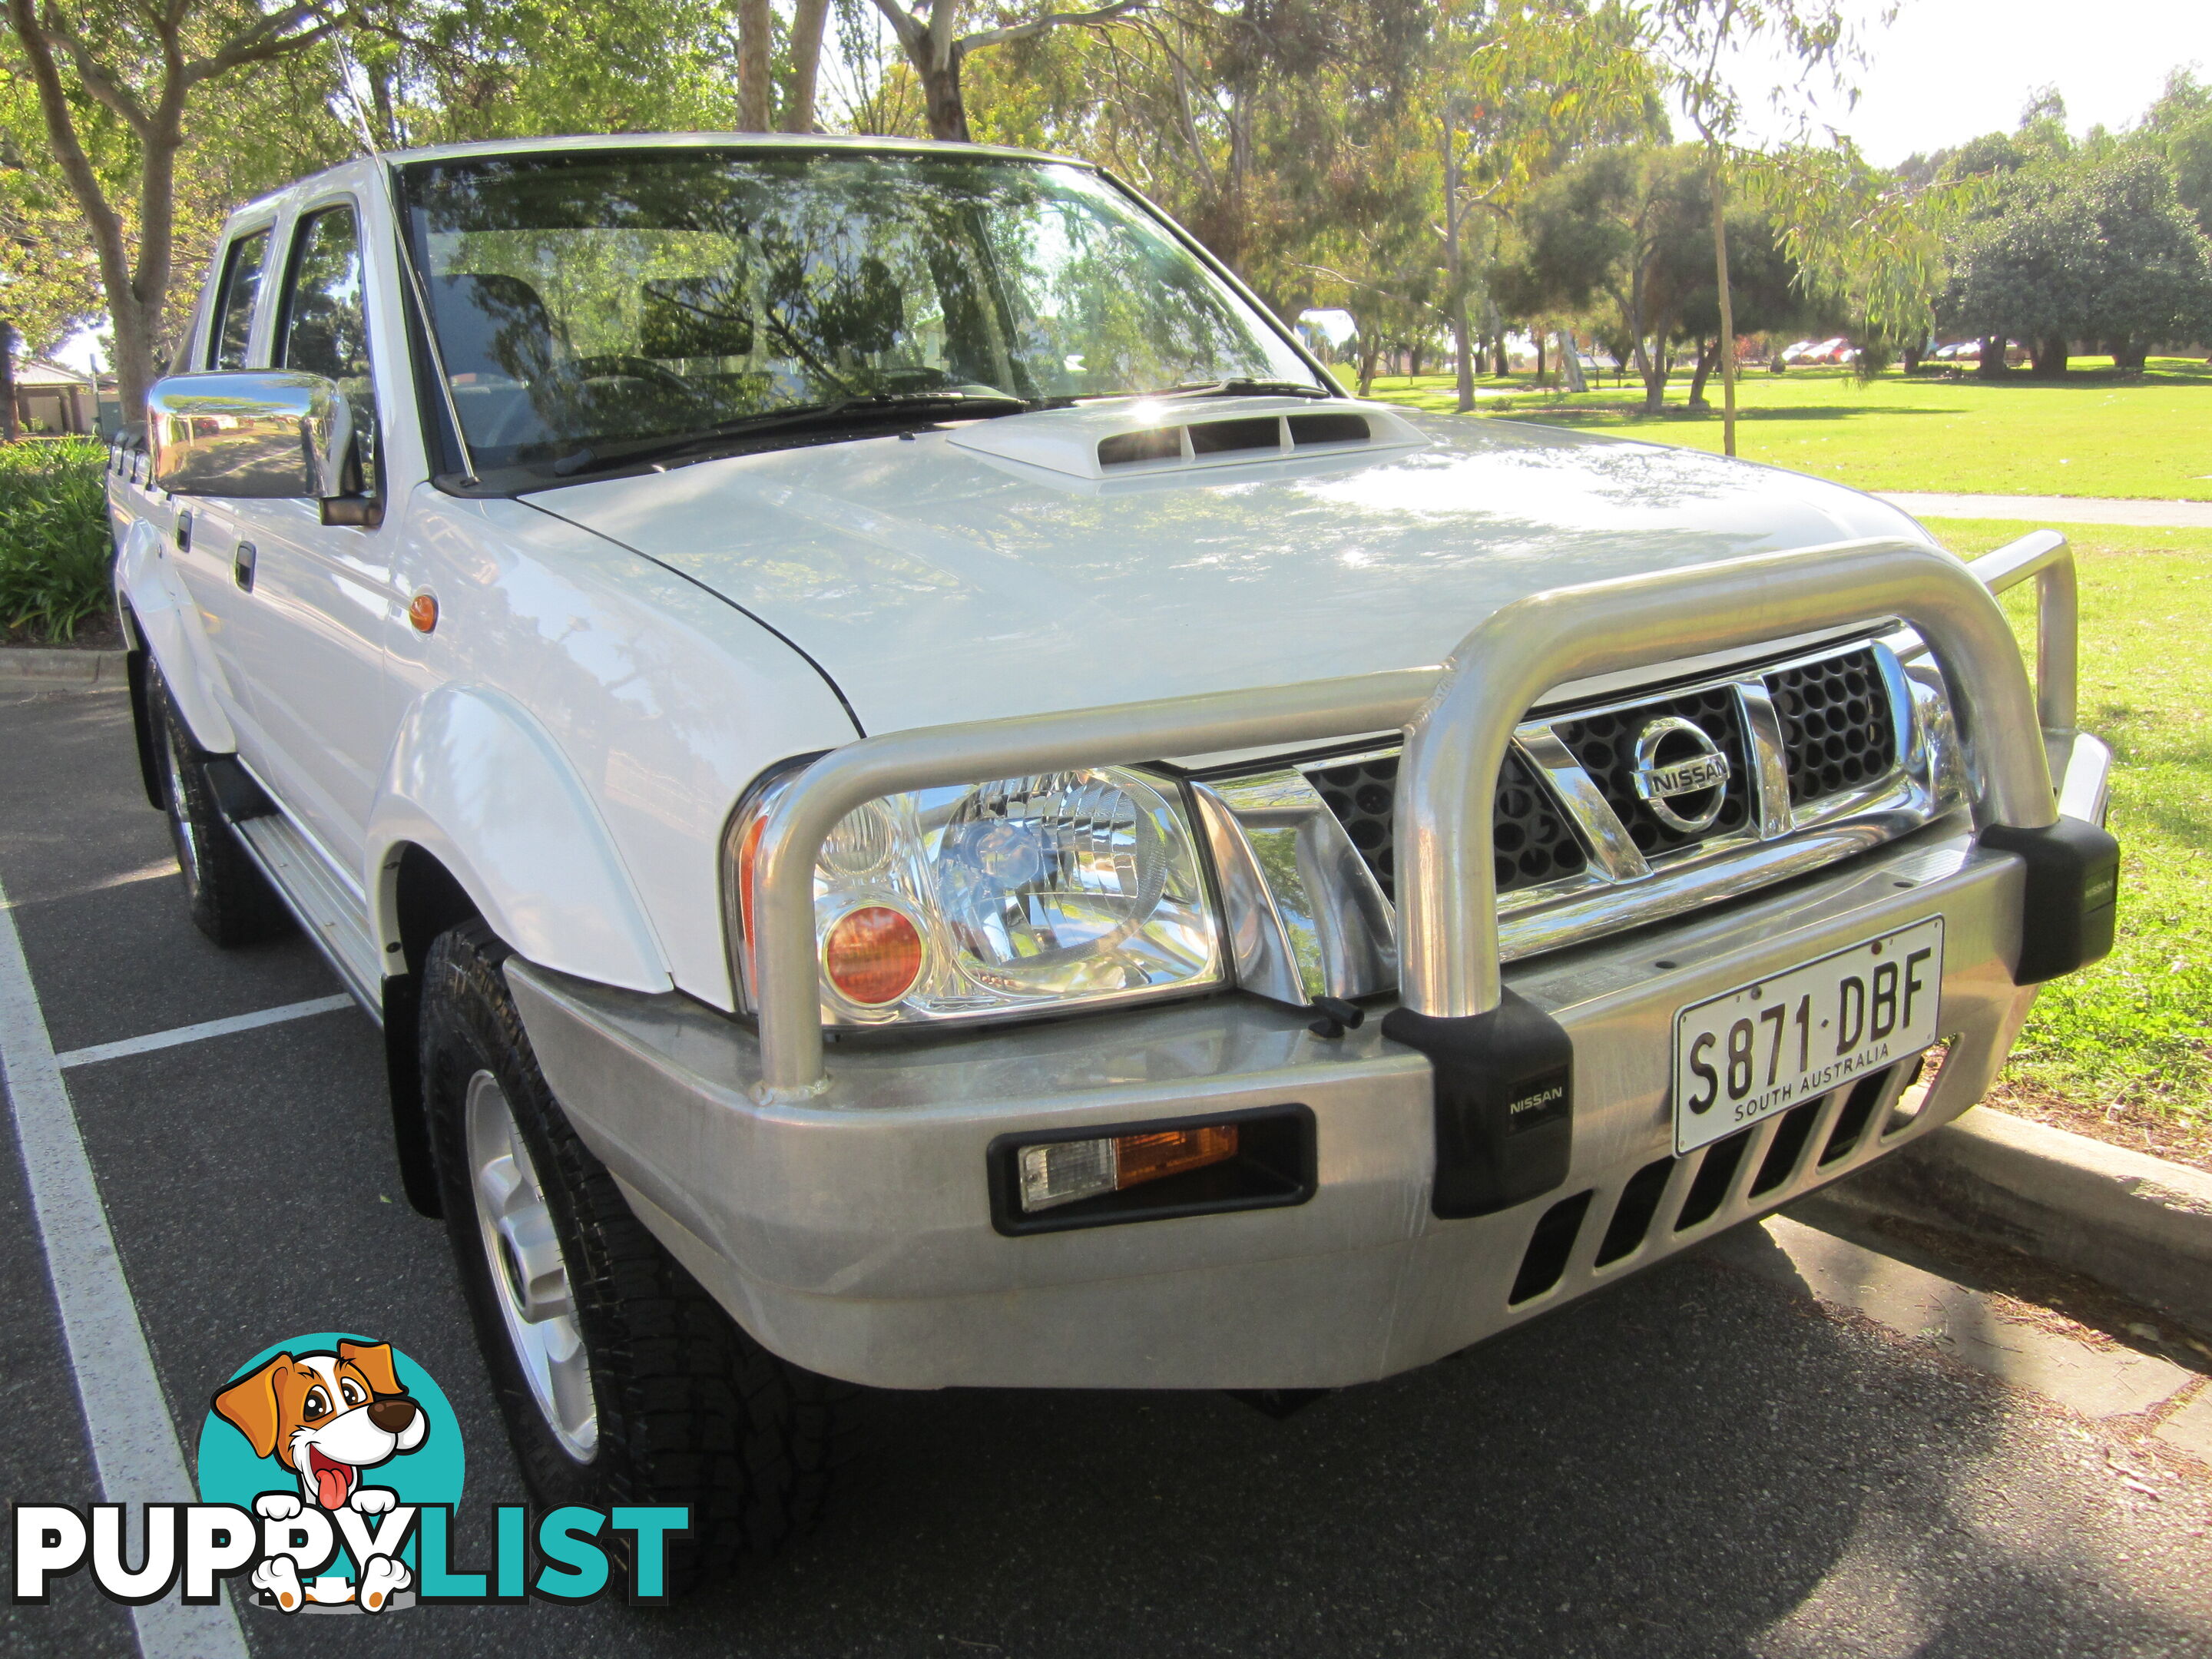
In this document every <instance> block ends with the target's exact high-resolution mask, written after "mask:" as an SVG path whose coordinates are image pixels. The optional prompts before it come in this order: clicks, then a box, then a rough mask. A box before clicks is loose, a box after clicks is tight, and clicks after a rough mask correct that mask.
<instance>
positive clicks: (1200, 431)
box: [1189, 415, 1283, 455]
mask: <svg viewBox="0 0 2212 1659" xmlns="http://www.w3.org/2000/svg"><path fill="white" fill-rule="evenodd" d="M1189 430H1190V453H1192V454H1194V455H1225V454H1227V453H1229V452H1230V451H1231V450H1236V449H1280V448H1281V447H1283V428H1282V423H1281V422H1279V421H1278V420H1277V419H1276V418H1275V417H1274V416H1272V415H1268V416H1258V417H1255V418H1254V419H1252V420H1249V421H1200V422H1194V423H1193V425H1192V426H1191V427H1190V428H1189Z"/></svg>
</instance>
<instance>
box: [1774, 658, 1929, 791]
mask: <svg viewBox="0 0 2212 1659" xmlns="http://www.w3.org/2000/svg"><path fill="white" fill-rule="evenodd" d="M1766 690H1767V695H1768V696H1771V697H1772V698H1773V699H1774V712H1775V713H1776V714H1778V715H1780V716H1781V718H1782V743H1783V748H1784V751H1785V752H1786V753H1787V754H1788V756H1789V759H1790V804H1791V805H1803V804H1804V803H1805V802H1807V801H1808V800H1818V799H1820V797H1821V796H1823V795H1833V794H1836V793H1839V792H1841V791H1843V790H1845V789H1850V788H1855V787H1857V786H1859V785H1861V784H1865V783H1871V782H1873V781H1875V779H1877V778H1880V777H1882V776H1885V775H1887V773H1888V772H1889V770H1890V769H1891V768H1892V767H1893V766H1895V765H1896V764H1897V728H1896V725H1895V722H1894V721H1893V719H1892V717H1891V714H1890V707H1889V688H1888V686H1887V684H1885V683H1884V682H1883V680H1882V677H1881V668H1880V666H1879V665H1877V664H1876V663H1875V655H1874V652H1873V651H1872V649H1871V648H1868V647H1862V648H1860V649H1859V650H1857V651H1847V652H1844V653H1843V654H1842V655H1840V656H1835V657H1825V658H1823V659H1821V660H1820V661H1819V662H1809V663H1801V664H1800V665H1797V666H1796V667H1795V668H1784V669H1781V670H1779V671H1777V672H1774V673H1771V674H1769V675H1768V676H1767V677H1766Z"/></svg>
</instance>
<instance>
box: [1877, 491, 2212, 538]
mask: <svg viewBox="0 0 2212 1659" xmlns="http://www.w3.org/2000/svg"><path fill="white" fill-rule="evenodd" d="M1875 494H1876V495H1878V496H1880V497H1881V500H1883V501H1887V502H1889V503H1890V504H1891V505H1892V506H1893V507H1903V508H1904V509H1905V511H1906V512H1907V513H1911V514H1912V516H1913V517H1914V518H1916V519H2021V520H2034V521H2035V522H2037V523H2039V524H2127V525H2141V526H2153V527H2156V528H2160V529H2173V530H2212V501H2118V500H2115V499H2113V498H2112V497H2109V496H2097V495H1916V494H1913V493H1911V492H1909V491H1908V492H1898V493H1894V494H1893V493H1892V492H1891V491H1889V490H1886V489H1884V490H1876V491H1875Z"/></svg>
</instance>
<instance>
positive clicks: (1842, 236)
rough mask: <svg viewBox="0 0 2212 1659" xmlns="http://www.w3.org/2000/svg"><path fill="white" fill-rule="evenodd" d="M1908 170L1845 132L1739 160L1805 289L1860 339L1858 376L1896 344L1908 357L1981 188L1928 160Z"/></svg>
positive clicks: (1922, 333)
mask: <svg viewBox="0 0 2212 1659" xmlns="http://www.w3.org/2000/svg"><path fill="white" fill-rule="evenodd" d="M1998 137H2000V141H2001V142H2002V136H2001V135H1998ZM1916 159H1917V158H1916ZM1906 171H1907V169H1900V170H1899V173H1884V172H1883V171H1882V170H1881V169H1880V168H1878V167H1873V166H1870V165H1869V163H1868V162H1867V161H1866V160H1865V158H1864V157H1863V156H1862V155H1859V153H1858V150H1857V147H1856V146H1854V145H1853V144H1852V143H1850V141H1849V140H1848V139H1842V140H1838V142H1837V143H1834V144H1832V145H1809V144H1796V145H1789V146H1785V147H1784V148H1783V149H1780V150H1778V151H1776V152H1774V153H1772V154H1770V155H1762V156H1760V157H1759V158H1757V160H1756V161H1753V162H1752V163H1751V164H1750V165H1748V166H1747V167H1745V168H1744V170H1743V177H1744V182H1745V185H1746V187H1747V191H1748V192H1749V194H1750V195H1751V196H1752V197H1753V198H1754V199H1755V200H1757V201H1758V202H1759V203H1760V204H1762V205H1763V206H1764V207H1765V210H1767V213H1768V214H1769V215H1770V216H1771V219H1772V221H1773V222H1774V223H1775V224H1776V225H1777V226H1778V228H1779V229H1780V231H1781V249H1782V251H1783V252H1784V253H1785V254H1786V255H1787V256H1788V257H1789V258H1790V261H1791V263H1792V264H1794V265H1795V266H1796V273H1797V274H1796V281H1797V282H1798V283H1799V285H1800V287H1801V289H1802V291H1803V292H1804V293H1805V295H1807V296H1808V299H1816V300H1818V301H1821V302H1824V303H1825V305H1826V308H1827V311H1828V313H1829V317H1830V318H1831V319H1833V318H1836V317H1837V316H1838V313H1839V315H1840V323H1841V325H1842V326H1843V327H1844V328H1846V329H1848V330H1849V331H1850V333H1851V334H1852V336H1853V337H1854V339H1855V340H1856V342H1857V344H1858V347H1859V356H1858V359H1857V362H1858V365H1859V368H1860V371H1861V374H1862V375H1863V376H1870V375H1871V374H1872V373H1873V372H1874V371H1875V368H1878V367H1879V366H1881V364H1882V363H1884V362H1886V361H1887V359H1888V357H1889V356H1891V354H1892V353H1893V352H1894V353H1899V354H1902V355H1904V356H1905V358H1906V368H1908V369H1909V368H1911V366H1912V358H1913V356H1914V354H1915V353H1916V352H1917V349H1918V348H1919V347H1920V346H1921V345H1922V344H1923V343H1924V342H1925V341H1926V340H1927V338H1928V336H1929V333H1930V331H1932V330H1933V329H1934V327H1935V325H1936V302H1937V300H1938V298H1939V296H1940V295H1942V292H1943V289H1944V284H1945V283H1946V281H1947V280H1948V276H1949V274H1950V247H1951V243H1952V240H1953V239H1954V237H1955V235H1956V234H1957V232H1958V228H1959V226H1960V224H1961V223H1962V222H1964V220H1965V218H1966V216H1967V215H1969V214H1970V213H1972V211H1973V210H1974V209H1975V207H1976V204H1978V202H1979V201H1981V200H1982V199H1983V197H1984V196H1985V195H1986V194H1987V186H1986V184H1985V181H1984V180H1983V179H1978V178H1976V177H1972V176H1968V177H1966V178H1964V179H1950V178H1948V177H1945V176H1942V175H1943V173H1944V171H1945V170H1944V169H1942V168H1941V167H1926V168H1924V169H1923V170H1922V171H1920V172H1918V173H1917V177H1918V178H1919V179H1920V182H1919V183H1918V184H1917V185H1914V184H1909V183H1908V182H1906V179H1905V177H1903V176H1901V175H1902V174H1903V173H1905V172H1906ZM1826 320H1827V319H1824V320H1823V321H1822V322H1821V323H1820V324H1818V325H1816V326H1823V327H1824V326H1826ZM1999 351H2000V353H2001V351H2002V343H2000V346H1999ZM1999 361H2000V362H2001V361H2002V356H2000V357H1999Z"/></svg>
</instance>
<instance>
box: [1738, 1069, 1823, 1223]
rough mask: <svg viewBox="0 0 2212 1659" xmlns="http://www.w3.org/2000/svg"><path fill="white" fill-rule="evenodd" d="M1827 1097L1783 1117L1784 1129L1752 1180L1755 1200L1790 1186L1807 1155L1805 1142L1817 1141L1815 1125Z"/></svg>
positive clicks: (1816, 1098)
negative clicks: (1815, 1138)
mask: <svg viewBox="0 0 2212 1659" xmlns="http://www.w3.org/2000/svg"><path fill="white" fill-rule="evenodd" d="M1827 1098H1828V1097H1827V1096H1826V1095H1816V1096H1814V1097H1813V1098H1812V1099H1811V1100H1808V1101H1807V1102H1806V1103H1804V1104H1803V1105H1802V1106H1792V1107H1791V1108H1790V1109H1789V1110H1788V1111H1787V1112H1785V1113H1784V1114H1783V1115H1782V1123H1781V1127H1778V1128H1777V1129H1776V1130H1775V1132H1774V1139H1771V1140H1770V1141H1769V1142H1767V1143H1766V1156H1765V1158H1763V1159H1761V1160H1760V1162H1759V1173H1758V1174H1757V1175H1755V1176H1753V1177H1752V1178H1751V1196H1752V1197H1753V1198H1759V1197H1762V1196H1764V1195H1765V1194H1768V1193H1771V1192H1772V1191H1774V1190H1775V1189H1776V1188H1778V1187H1783V1186H1786V1185H1787V1184H1788V1183H1789V1180H1790V1176H1793V1175H1795V1174H1796V1173H1797V1161H1798V1160H1799V1159H1800V1158H1803V1157H1804V1156H1805V1143H1806V1142H1807V1141H1808V1140H1810V1139H1812V1138H1813V1125H1814V1121H1815V1120H1816V1119H1818V1118H1819V1117H1820V1107H1821V1104H1822V1103H1823V1102H1825V1101H1826V1099H1827Z"/></svg>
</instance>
